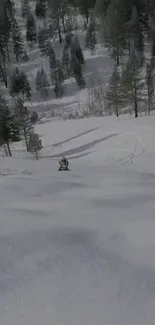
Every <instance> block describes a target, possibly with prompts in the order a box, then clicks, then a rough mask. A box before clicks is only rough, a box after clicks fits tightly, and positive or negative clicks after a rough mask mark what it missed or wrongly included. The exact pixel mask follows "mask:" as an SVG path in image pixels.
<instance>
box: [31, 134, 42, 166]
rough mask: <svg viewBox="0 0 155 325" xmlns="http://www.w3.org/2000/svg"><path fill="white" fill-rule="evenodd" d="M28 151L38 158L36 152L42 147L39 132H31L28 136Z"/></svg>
mask: <svg viewBox="0 0 155 325" xmlns="http://www.w3.org/2000/svg"><path fill="white" fill-rule="evenodd" d="M28 145H29V151H30V152H31V153H32V154H35V157H36V159H37V160H38V153H39V151H40V150H41V149H42V148H43V145H42V141H41V139H39V134H37V133H35V132H31V133H30V136H29V143H28Z"/></svg>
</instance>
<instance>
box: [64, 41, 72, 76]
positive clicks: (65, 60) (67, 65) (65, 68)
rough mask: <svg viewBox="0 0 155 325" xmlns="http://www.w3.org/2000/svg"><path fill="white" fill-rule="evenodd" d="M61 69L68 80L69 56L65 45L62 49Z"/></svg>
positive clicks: (68, 50)
mask: <svg viewBox="0 0 155 325" xmlns="http://www.w3.org/2000/svg"><path fill="white" fill-rule="evenodd" d="M62 68H63V71H64V76H65V77H66V78H69V77H70V76H71V55H70V48H69V47H68V46H66V44H65V46H64V49H63V56H62Z"/></svg>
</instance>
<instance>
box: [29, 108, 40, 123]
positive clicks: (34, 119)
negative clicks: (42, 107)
mask: <svg viewBox="0 0 155 325" xmlns="http://www.w3.org/2000/svg"><path fill="white" fill-rule="evenodd" d="M38 118H39V117H38V114H37V112H36V111H33V112H32V113H31V117H30V120H31V124H32V125H34V124H36V123H37V121H38Z"/></svg>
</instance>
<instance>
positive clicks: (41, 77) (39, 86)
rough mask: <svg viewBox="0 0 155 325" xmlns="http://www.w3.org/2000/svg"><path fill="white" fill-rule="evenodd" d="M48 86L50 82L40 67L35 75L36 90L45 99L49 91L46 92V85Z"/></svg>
mask: <svg viewBox="0 0 155 325" xmlns="http://www.w3.org/2000/svg"><path fill="white" fill-rule="evenodd" d="M49 86H50V83H49V81H48V79H47V75H46V73H45V71H44V69H43V68H42V69H41V70H38V72H37V75H36V90H37V91H40V94H41V97H42V98H43V99H44V100H45V99H46V98H47V97H48V95H49V93H48V87H49Z"/></svg>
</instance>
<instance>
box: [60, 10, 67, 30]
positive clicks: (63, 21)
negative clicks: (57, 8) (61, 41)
mask: <svg viewBox="0 0 155 325" xmlns="http://www.w3.org/2000/svg"><path fill="white" fill-rule="evenodd" d="M61 21H62V26H63V30H64V34H66V27H65V20H64V15H63V13H62V11H61Z"/></svg>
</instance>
